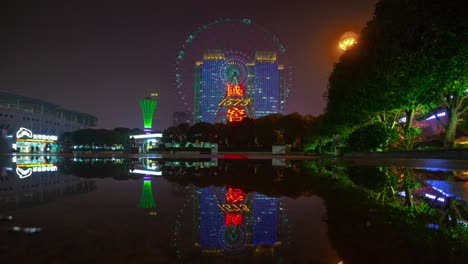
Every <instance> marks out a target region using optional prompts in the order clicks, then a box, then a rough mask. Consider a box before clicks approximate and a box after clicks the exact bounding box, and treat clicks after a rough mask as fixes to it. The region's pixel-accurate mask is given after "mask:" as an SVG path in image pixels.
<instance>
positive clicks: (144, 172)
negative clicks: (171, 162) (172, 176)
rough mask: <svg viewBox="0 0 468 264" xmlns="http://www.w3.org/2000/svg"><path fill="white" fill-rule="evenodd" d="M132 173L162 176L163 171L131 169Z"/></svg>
mask: <svg viewBox="0 0 468 264" xmlns="http://www.w3.org/2000/svg"><path fill="white" fill-rule="evenodd" d="M129 172H131V173H138V174H146V175H155V176H162V171H150V170H129Z"/></svg>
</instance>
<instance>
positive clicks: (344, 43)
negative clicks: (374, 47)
mask: <svg viewBox="0 0 468 264" xmlns="http://www.w3.org/2000/svg"><path fill="white" fill-rule="evenodd" d="M357 39H358V35H357V34H356V33H354V32H352V31H348V32H345V33H344V34H343V35H341V37H340V40H339V41H338V46H339V47H340V49H341V50H343V51H345V50H347V49H349V48H350V47H352V46H354V45H356V43H357Z"/></svg>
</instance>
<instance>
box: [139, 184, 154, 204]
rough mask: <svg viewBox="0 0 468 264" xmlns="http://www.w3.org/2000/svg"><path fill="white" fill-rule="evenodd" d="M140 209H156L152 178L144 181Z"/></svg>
mask: <svg viewBox="0 0 468 264" xmlns="http://www.w3.org/2000/svg"><path fill="white" fill-rule="evenodd" d="M138 207H139V208H143V209H151V208H155V207H156V203H155V202H154V197H153V188H151V178H149V177H148V178H147V177H145V178H144V180H143V192H142V193H141V197H140V204H139V206H138Z"/></svg>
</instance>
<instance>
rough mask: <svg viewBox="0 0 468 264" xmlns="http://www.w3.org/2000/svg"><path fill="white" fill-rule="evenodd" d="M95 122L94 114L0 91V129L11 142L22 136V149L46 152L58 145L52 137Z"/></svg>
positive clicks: (89, 125)
mask: <svg viewBox="0 0 468 264" xmlns="http://www.w3.org/2000/svg"><path fill="white" fill-rule="evenodd" d="M96 124H97V118H96V117H95V116H92V115H89V114H85V113H81V112H77V111H72V110H68V109H64V108H62V107H60V106H59V105H56V104H53V103H49V102H45V101H42V100H37V99H34V98H30V97H25V96H19V95H15V94H11V93H6V92H0V131H1V134H2V137H3V138H5V139H7V140H8V141H9V144H15V143H16V139H20V138H22V140H21V142H22V143H21V144H20V145H21V149H19V150H17V151H19V152H34V151H37V152H44V151H47V147H48V145H47V144H49V145H50V144H51V145H55V144H54V142H52V141H54V140H53V139H56V137H57V136H60V135H61V134H62V133H64V132H71V131H75V130H78V129H83V128H90V127H94V126H96ZM36 137H37V138H36ZM50 150H51V149H50ZM54 150H55V149H54ZM57 151H58V149H57Z"/></svg>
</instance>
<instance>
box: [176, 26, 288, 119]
mask: <svg viewBox="0 0 468 264" xmlns="http://www.w3.org/2000/svg"><path fill="white" fill-rule="evenodd" d="M209 50H222V51H223V54H224V56H225V60H223V65H222V66H221V67H220V68H219V72H217V73H213V74H217V75H218V76H219V78H220V79H221V81H222V82H223V83H228V82H229V81H230V80H232V78H233V76H234V75H235V76H236V78H237V81H238V82H239V83H241V84H242V85H244V86H245V87H246V94H247V95H248V96H250V95H252V93H253V88H252V87H251V86H248V85H247V83H248V81H249V80H248V78H249V75H252V72H249V67H248V65H249V64H251V63H252V61H253V60H254V59H255V56H256V52H259V51H269V52H273V53H274V54H276V57H277V61H278V63H279V64H281V67H284V68H283V69H284V77H283V79H282V81H283V83H284V85H282V89H281V91H280V98H279V100H280V102H281V103H280V107H279V108H280V109H279V111H278V112H283V111H284V110H285V107H286V104H287V98H288V96H289V93H290V91H291V90H292V88H293V80H294V78H293V70H292V66H291V65H290V62H289V59H288V56H287V53H286V48H285V46H284V45H283V44H282V43H281V41H280V39H279V38H278V37H277V36H276V35H274V34H272V33H271V32H270V31H268V30H267V29H265V28H264V27H262V26H260V25H258V24H256V23H253V22H252V20H250V19H245V18H244V19H233V18H224V19H218V20H215V21H213V22H211V23H208V24H205V25H202V26H200V27H199V28H198V29H197V30H196V31H194V32H192V33H191V34H189V35H188V36H187V38H186V39H185V41H184V42H183V43H182V45H181V46H180V49H179V51H178V53H177V57H176V65H175V85H174V86H175V91H176V96H177V98H178V100H179V104H178V106H177V111H188V112H193V111H196V109H195V108H196V106H195V103H194V102H195V101H198V100H199V98H197V96H196V92H195V90H196V89H195V84H196V82H200V80H196V78H197V76H196V74H195V71H196V65H197V63H200V61H201V60H203V57H204V54H205V53H206V52H207V51H209Z"/></svg>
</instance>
